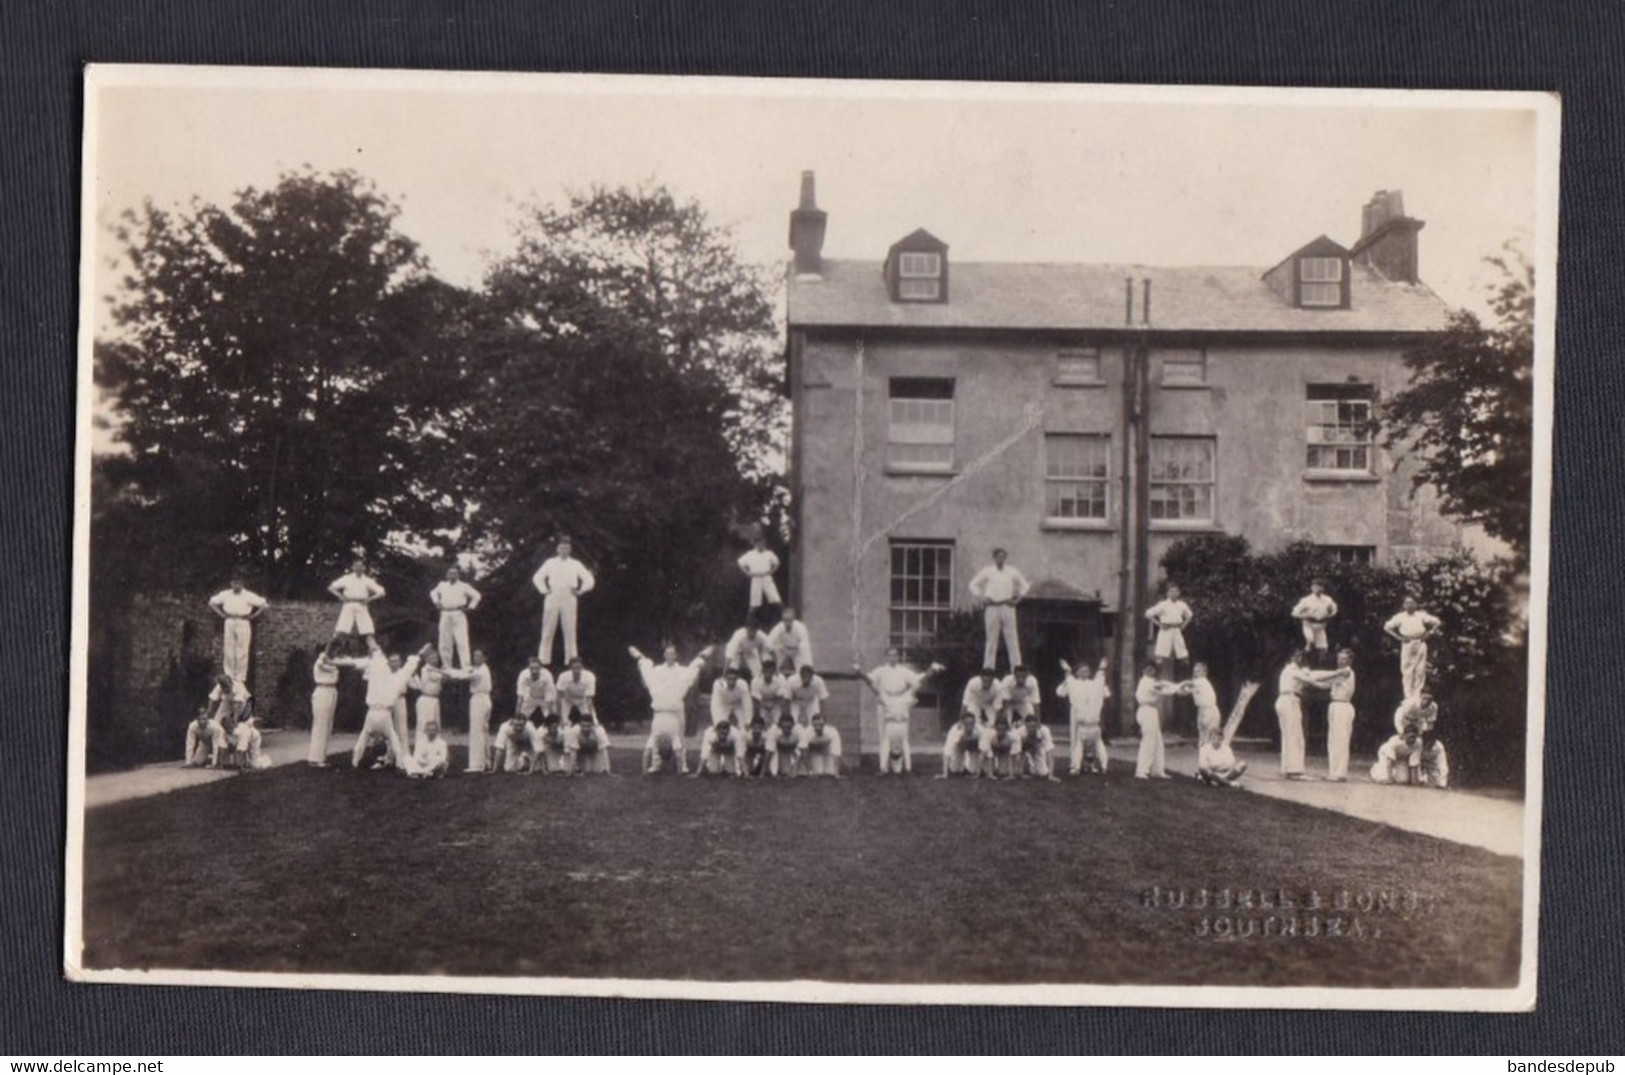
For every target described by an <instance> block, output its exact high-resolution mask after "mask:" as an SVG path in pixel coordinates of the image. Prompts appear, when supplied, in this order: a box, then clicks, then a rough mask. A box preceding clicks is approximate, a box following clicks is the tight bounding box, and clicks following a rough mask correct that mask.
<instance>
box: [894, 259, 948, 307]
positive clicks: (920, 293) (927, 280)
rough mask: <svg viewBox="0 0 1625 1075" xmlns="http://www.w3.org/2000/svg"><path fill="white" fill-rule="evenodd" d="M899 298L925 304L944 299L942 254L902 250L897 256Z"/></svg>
mask: <svg viewBox="0 0 1625 1075" xmlns="http://www.w3.org/2000/svg"><path fill="white" fill-rule="evenodd" d="M897 297H898V298H899V299H903V300H905V301H913V302H923V301H927V300H931V299H939V298H941V297H942V254H941V253H940V252H938V251H935V250H902V251H899V252H898V254H897Z"/></svg>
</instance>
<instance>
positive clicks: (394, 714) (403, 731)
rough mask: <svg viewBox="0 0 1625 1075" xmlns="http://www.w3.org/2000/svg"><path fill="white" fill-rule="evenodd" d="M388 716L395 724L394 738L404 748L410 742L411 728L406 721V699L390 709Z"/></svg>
mask: <svg viewBox="0 0 1625 1075" xmlns="http://www.w3.org/2000/svg"><path fill="white" fill-rule="evenodd" d="M389 716H390V719H391V720H392V721H394V722H395V738H396V739H397V740H398V741H399V742H400V743H401V745H402V746H405V745H406V744H407V743H409V742H411V741H412V728H411V725H410V724H409V723H408V721H407V719H406V699H405V698H402V699H401V700H400V701H398V702H396V703H395V704H394V705H393V706H391V707H390V710H389ZM397 760H398V759H397Z"/></svg>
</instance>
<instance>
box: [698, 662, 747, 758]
mask: <svg viewBox="0 0 1625 1075" xmlns="http://www.w3.org/2000/svg"><path fill="white" fill-rule="evenodd" d="M719 682H720V680H719ZM744 755H745V737H744V734H743V733H741V732H740V731H739V730H738V729H737V728H735V727H734V726H733V724H732V723H731V722H730V721H729V719H728V715H727V714H723V715H722V717H721V719H720V720H718V721H717V722H716V723H715V724H713V725H711V727H710V729H709V730H708V731H707V732H706V733H705V735H704V737H703V738H701V740H700V765H699V768H697V769H695V770H694V772H693V773H691V774H689V775H691V776H701V775H704V774H710V775H712V776H720V775H721V774H723V773H726V772H729V771H732V773H733V775H734V776H744V775H745V767H744V761H743V758H744Z"/></svg>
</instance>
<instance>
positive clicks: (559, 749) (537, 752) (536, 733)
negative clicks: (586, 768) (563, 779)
mask: <svg viewBox="0 0 1625 1075" xmlns="http://www.w3.org/2000/svg"><path fill="white" fill-rule="evenodd" d="M530 749H531V754H532V759H531V763H530V771H531V772H533V773H546V774H547V775H549V776H569V775H570V774H571V772H572V771H573V770H574V768H575V756H574V755H572V754H571V753H570V729H569V728H568V727H566V726H565V723H564V721H562V720H560V719H559V715H558V714H557V713H548V714H547V715H546V716H544V717H542V719H541V721H540V722H538V723H537V724H535V725H533V726H532V728H531V733H530Z"/></svg>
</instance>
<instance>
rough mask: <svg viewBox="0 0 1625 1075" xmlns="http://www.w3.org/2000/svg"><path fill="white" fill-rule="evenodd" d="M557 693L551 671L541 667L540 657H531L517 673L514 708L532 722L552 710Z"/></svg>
mask: <svg viewBox="0 0 1625 1075" xmlns="http://www.w3.org/2000/svg"><path fill="white" fill-rule="evenodd" d="M557 694H558V692H557V689H556V688H555V686H554V683H553V673H552V672H549V671H548V670H547V669H545V668H543V667H542V660H541V658H540V657H532V658H531V659H530V661H529V662H528V663H527V664H526V667H525V670H524V671H523V672H521V673H519V681H518V682H517V683H516V684H514V699H515V708H516V709H517V710H518V711H519V715H520V716H522V717H524V718H525V719H526V720H528V721H531V722H532V723H534V722H536V721H537V720H539V719H541V715H542V714H544V713H550V712H552V711H553V710H554V708H555V706H554V700H555V698H556V697H557Z"/></svg>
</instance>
